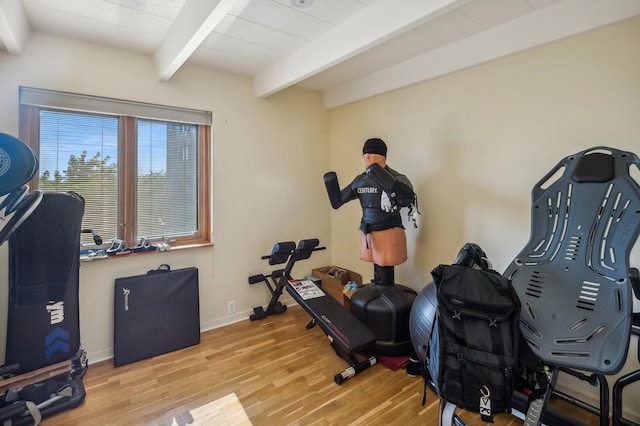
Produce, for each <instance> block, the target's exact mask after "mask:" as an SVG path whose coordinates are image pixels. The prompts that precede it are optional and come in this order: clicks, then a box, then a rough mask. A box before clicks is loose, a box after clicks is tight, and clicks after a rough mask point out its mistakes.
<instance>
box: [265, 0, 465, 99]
mask: <svg viewBox="0 0 640 426" xmlns="http://www.w3.org/2000/svg"><path fill="white" fill-rule="evenodd" d="M467 1H468V0H431V1H425V0H403V1H402V2H401V3H399V2H398V0H378V1H377V2H375V3H374V4H373V5H371V6H369V7H366V8H365V9H364V10H363V11H362V12H360V13H358V14H357V15H354V16H352V17H351V18H349V19H347V20H346V21H344V22H342V23H341V24H339V25H337V26H336V27H334V28H333V29H331V30H330V31H328V32H326V33H324V34H323V35H321V36H320V37H318V38H316V39H314V40H311V41H310V42H309V43H307V44H306V45H305V46H303V47H302V48H300V49H298V50H297V51H295V52H293V53H292V54H290V55H288V56H286V57H285V58H283V59H282V60H280V61H279V62H276V63H275V64H273V65H271V66H269V67H268V68H266V69H265V70H264V71H262V72H260V73H259V74H258V75H256V76H255V77H254V81H253V85H254V91H255V94H256V96H258V97H266V96H269V95H271V94H273V93H275V92H277V91H280V90H282V89H285V88H287V87H289V86H291V85H294V84H296V83H298V82H300V81H302V80H304V79H306V78H309V77H311V76H312V75H314V74H317V73H319V72H321V71H324V70H326V69H327V68H330V67H332V66H333V65H336V64H338V63H340V62H342V61H345V60H347V59H349V58H351V57H353V56H355V55H357V54H359V53H361V52H363V51H364V50H366V49H368V48H371V47H373V46H376V45H378V44H381V43H383V42H385V41H386V40H389V39H390V38H392V37H394V36H395V35H397V34H400V33H402V32H404V31H407V30H409V29H412V28H414V27H416V26H418V25H420V24H422V23H424V22H426V21H427V20H429V19H433V18H435V17H437V16H440V15H441V14H444V13H445V12H447V11H449V10H451V9H453V8H454V7H456V6H458V5H460V4H461V3H466V2H467Z"/></svg>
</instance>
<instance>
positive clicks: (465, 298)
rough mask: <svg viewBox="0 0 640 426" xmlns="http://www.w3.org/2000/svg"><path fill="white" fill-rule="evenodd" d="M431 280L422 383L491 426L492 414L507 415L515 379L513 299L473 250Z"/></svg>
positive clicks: (516, 302)
mask: <svg viewBox="0 0 640 426" xmlns="http://www.w3.org/2000/svg"><path fill="white" fill-rule="evenodd" d="M431 275H432V277H433V280H434V283H435V290H436V293H437V310H436V318H435V321H434V326H433V330H432V334H431V337H430V341H429V348H428V352H430V359H429V360H426V362H425V363H424V364H425V365H426V367H427V371H425V372H426V373H428V374H429V375H430V377H426V379H429V380H432V382H433V383H432V384H433V385H434V388H435V390H436V392H437V393H438V394H439V395H440V397H441V398H443V399H444V400H446V401H448V402H450V403H453V404H455V405H457V406H459V407H462V408H465V409H469V410H473V411H476V412H479V413H480V415H481V418H482V420H484V421H486V422H493V413H500V412H509V411H510V410H511V397H512V394H513V390H514V386H515V383H516V382H517V381H518V377H519V374H520V371H519V361H518V359H519V352H520V341H521V340H520V338H521V336H520V325H519V321H520V301H519V299H518V296H517V294H516V292H515V290H514V289H513V287H512V285H511V282H510V281H509V280H508V279H507V278H505V277H503V276H502V275H500V274H499V273H498V272H496V271H494V270H492V269H490V266H489V263H488V261H487V260H486V257H485V255H484V252H483V251H482V250H481V249H480V247H478V246H477V245H475V244H467V245H465V247H463V249H462V250H461V252H460V254H459V255H458V258H457V259H456V262H455V264H453V265H439V266H437V267H436V268H434V269H433V271H432V272H431Z"/></svg>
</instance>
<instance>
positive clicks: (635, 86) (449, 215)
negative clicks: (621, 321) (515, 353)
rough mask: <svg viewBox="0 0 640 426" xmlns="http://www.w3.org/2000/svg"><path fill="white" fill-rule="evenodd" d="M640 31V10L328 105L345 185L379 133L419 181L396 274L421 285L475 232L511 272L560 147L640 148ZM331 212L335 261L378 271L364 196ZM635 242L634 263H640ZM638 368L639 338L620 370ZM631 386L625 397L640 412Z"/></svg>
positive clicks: (566, 150)
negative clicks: (371, 256)
mask: <svg viewBox="0 0 640 426" xmlns="http://www.w3.org/2000/svg"><path fill="white" fill-rule="evenodd" d="M639 40H640V19H635V20H633V21H630V22H626V23H622V24H619V25H616V26H612V27H608V28H606V29H603V30H601V31H598V32H594V33H590V34H586V35H582V36H579V37H575V38H572V39H569V40H565V41H562V42H558V43H555V44H552V45H549V46H544V47H541V48H538V49H534V50H531V51H529V52H525V53H522V54H518V55H514V56H512V57H508V58H505V59H502V60H499V61H495V62H493V63H489V64H485V65H482V66H478V67H475V68H472V69H468V70H465V71H462V72H459V73H456V74H453V75H449V76H446V77H442V78H439V79H436V80H433V81H429V82H425V83H422V84H418V85H415V86H413V87H409V88H406V89H402V90H397V91H395V92H392V93H389V94H385V95H380V96H377V97H375V98H372V99H369V100H365V101H361V102H357V103H354V104H350V105H347V106H344V107H340V108H336V109H334V110H331V111H330V126H329V127H330V129H331V149H330V153H331V167H332V169H333V170H335V171H336V172H337V174H338V177H339V179H340V184H341V185H342V186H344V185H346V184H348V183H349V182H350V181H351V179H352V178H353V177H354V176H355V175H356V174H358V173H360V172H361V170H362V168H363V166H362V160H361V158H360V154H361V149H362V143H363V142H364V141H365V139H366V138H368V137H374V136H378V137H381V138H383V139H384V140H385V141H386V142H387V144H388V146H389V154H388V158H387V160H388V163H389V165H390V166H391V167H392V168H395V169H396V170H398V171H400V172H403V173H405V174H406V175H407V176H408V177H409V178H410V179H411V180H412V182H413V184H414V186H415V188H416V190H417V194H418V198H419V202H420V208H421V211H422V216H421V223H420V226H419V228H418V229H413V228H410V227H409V228H407V237H408V242H409V260H408V262H406V263H405V264H403V265H401V266H399V267H397V268H396V282H398V283H402V284H405V285H409V286H412V287H413V288H415V289H416V290H419V289H421V288H422V287H423V286H424V284H425V283H427V282H429V281H430V280H431V279H430V271H431V269H433V267H435V266H436V265H438V264H439V263H451V262H452V261H453V260H454V258H455V255H456V254H457V252H458V250H459V249H460V248H461V247H462V245H463V244H464V243H465V242H468V241H472V242H476V243H478V244H480V245H481V246H482V247H483V249H484V250H485V251H486V252H487V254H488V255H489V256H490V258H491V259H492V260H493V263H494V266H495V268H496V269H497V270H499V271H503V270H504V269H505V268H506V266H507V265H508V264H509V263H510V262H511V261H512V260H513V258H514V257H515V255H516V254H517V253H518V252H519V251H520V249H522V247H523V246H524V245H525V243H526V242H527V241H528V239H529V230H530V221H529V218H530V214H529V209H530V193H531V189H532V188H533V186H534V184H535V183H536V182H538V181H539V180H540V179H541V178H542V177H543V176H544V175H545V174H546V173H547V172H548V171H549V170H551V169H552V168H553V166H555V165H556V164H557V163H558V162H559V161H560V160H561V159H562V158H563V157H565V156H567V155H570V154H574V153H577V152H579V151H581V150H583V149H587V148H591V147H594V146H600V145H605V146H610V147H613V148H618V149H622V150H628V151H633V152H635V153H636V154H638V153H640V48H639V44H638V41H639ZM331 217H332V228H331V229H332V237H333V238H332V243H333V247H332V248H333V250H332V260H333V262H335V263H338V264H340V265H341V266H344V267H347V268H349V269H353V270H356V271H358V272H360V273H362V274H363V276H365V277H366V278H367V279H370V278H371V277H372V275H373V269H372V267H371V265H370V264H367V263H364V262H362V261H360V260H359V258H358V239H359V236H358V230H357V227H358V224H359V219H360V207H359V205H358V204H357V202H354V203H351V204H349V205H347V206H344V207H342V208H341V209H339V210H337V211H335V212H333V213H332V214H331ZM638 246H640V244H636V248H635V249H634V253H632V262H631V263H632V265H634V266H637V267H640V249H639V248H638ZM636 307H637V309H636V310H638V311H640V304H637V305H636ZM635 346H636V345H635V341H634V342H632V347H634V348H635ZM639 367H640V366H639V365H638V358H637V356H636V354H635V349H633V350H632V352H631V353H630V357H629V361H628V363H627V366H626V367H625V369H624V370H623V371H629V370H631V369H635V368H639ZM563 383H564V384H565V387H571V388H577V389H578V392H582V393H585V394H588V395H589V396H590V397H594V396H595V395H596V393H595V392H596V391H595V390H594V389H593V388H589V387H584V386H581V384H580V383H578V384H577V385H575V384H573V383H572V382H570V381H568V380H565V381H564V382H563ZM612 384H613V379H612V381H611V385H612ZM634 386H635V389H634V387H630V388H629V389H628V390H627V392H626V393H625V395H626V398H627V400H626V401H625V402H626V403H625V406H626V408H627V409H629V410H631V407H632V406H633V407H635V408H633V410H635V411H634V412H635V415H636V416H638V417H639V418H640V411H638V410H639V409H638V406H639V405H640V404H638V402H640V399H638V396H637V395H638V390H639V389H640V387H639V386H640V385H638V384H636V385H634ZM634 399H635V401H633V400H634Z"/></svg>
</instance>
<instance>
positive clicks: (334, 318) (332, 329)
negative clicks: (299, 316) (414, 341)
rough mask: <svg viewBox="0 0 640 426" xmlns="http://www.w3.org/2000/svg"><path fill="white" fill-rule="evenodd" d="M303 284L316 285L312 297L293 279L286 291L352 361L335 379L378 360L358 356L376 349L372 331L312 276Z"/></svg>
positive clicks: (349, 376)
mask: <svg viewBox="0 0 640 426" xmlns="http://www.w3.org/2000/svg"><path fill="white" fill-rule="evenodd" d="M302 284H303V285H304V286H305V287H307V291H308V287H313V290H314V291H313V292H312V293H313V294H314V296H313V297H311V298H307V297H305V292H304V291H299V290H298V287H297V286H296V285H295V282H294V281H292V282H288V283H287V291H288V292H289V294H291V296H292V297H293V298H294V299H295V301H296V302H298V304H299V305H300V306H301V307H302V308H303V309H304V310H305V311H307V313H308V314H309V315H311V318H312V319H313V322H314V323H315V324H318V325H319V326H320V328H321V329H322V330H323V331H324V332H325V334H326V335H327V337H328V339H329V341H330V342H331V347H333V349H334V350H335V351H336V353H337V354H338V355H339V356H340V357H342V358H343V359H344V360H345V361H346V362H347V364H349V367H348V368H347V369H345V370H344V371H342V372H340V373H337V374H336V375H335V376H334V381H335V382H336V383H337V384H339V385H340V384H342V383H343V382H344V381H345V380H347V379H349V378H351V377H353V376H355V375H356V374H358V373H360V372H361V371H364V370H366V369H367V368H369V367H371V366H373V365H375V364H377V363H378V357H377V356H375V355H370V356H366V357H363V358H364V359H359V358H358V354H361V353H363V352H365V351H370V350H371V349H373V343H374V342H375V340H376V336H375V335H374V334H373V332H372V331H371V330H370V329H369V328H367V327H366V326H365V325H364V324H362V322H360V320H358V318H357V317H355V316H354V315H353V314H351V313H350V312H349V311H347V310H346V309H345V308H344V306H342V305H341V304H340V303H339V302H338V301H337V300H336V299H334V298H333V297H331V296H330V295H328V294H326V293H325V292H324V291H322V288H321V287H319V288H318V287H317V286H316V285H315V283H313V282H312V281H310V280H305V281H304V282H303V283H302ZM307 328H309V327H307Z"/></svg>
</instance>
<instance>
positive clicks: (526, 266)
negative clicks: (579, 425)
mask: <svg viewBox="0 0 640 426" xmlns="http://www.w3.org/2000/svg"><path fill="white" fill-rule="evenodd" d="M630 168H635V169H638V168H640V161H639V160H638V157H637V156H636V155H635V154H633V153H630V152H624V151H620V150H616V149H613V148H607V147H595V148H591V149H588V150H585V151H582V152H579V153H577V154H575V155H571V156H569V157H566V158H564V159H563V160H562V161H560V162H559V163H558V164H557V165H556V166H555V167H554V168H553V169H552V170H551V171H550V172H549V173H548V174H547V175H546V176H545V177H543V178H542V179H541V180H540V181H539V182H538V183H537V184H536V186H535V187H534V188H533V190H532V207H531V220H532V222H531V236H530V239H529V242H528V243H527V245H526V246H525V247H524V248H523V249H522V251H521V252H520V253H519V254H518V256H517V257H516V258H515V259H514V261H513V262H512V263H511V264H510V265H509V267H508V268H507V270H506V271H505V276H507V277H509V278H511V280H512V282H513V286H514V288H515V289H516V292H517V293H518V296H519V297H520V300H521V303H522V312H521V322H520V328H521V330H522V333H523V336H524V337H525V339H526V340H527V341H528V343H529V346H530V347H531V348H532V349H533V351H534V353H535V354H536V355H537V356H538V357H540V359H542V360H543V361H544V362H546V363H549V364H553V365H557V366H564V367H570V368H576V369H581V370H586V371H592V372H598V373H602V374H615V373H617V372H618V371H619V370H620V369H621V368H622V366H623V364H624V361H625V359H626V357H627V351H628V347H629V338H630V332H631V321H632V309H633V297H632V291H631V285H630V283H629V280H628V279H627V271H628V269H629V253H630V252H631V249H632V248H633V245H634V243H635V242H636V240H637V238H638V234H639V233H640V186H639V184H638V182H636V181H635V180H634V179H633V177H632V176H631V175H630V173H629V171H630ZM636 171H637V170H636ZM560 174H561V176H559V175H560ZM636 176H637V175H636Z"/></svg>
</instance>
